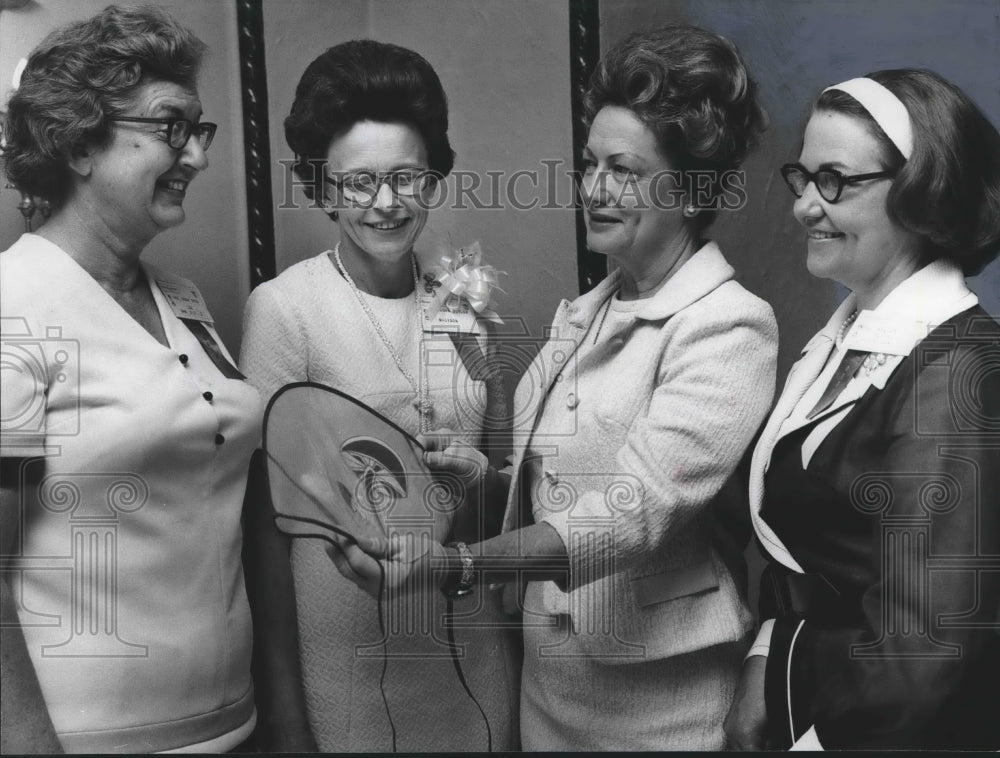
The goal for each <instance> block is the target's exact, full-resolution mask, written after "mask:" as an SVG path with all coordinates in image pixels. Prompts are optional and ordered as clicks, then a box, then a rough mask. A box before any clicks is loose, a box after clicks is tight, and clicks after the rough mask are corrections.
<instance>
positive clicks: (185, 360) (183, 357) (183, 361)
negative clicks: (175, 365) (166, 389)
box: [177, 353, 188, 366]
mask: <svg viewBox="0 0 1000 758" xmlns="http://www.w3.org/2000/svg"><path fill="white" fill-rule="evenodd" d="M177 360H179V361H180V362H181V365H182V366H186V365H187V363H188V357H187V355H186V354H184V353H181V354H180V355H178V356H177Z"/></svg>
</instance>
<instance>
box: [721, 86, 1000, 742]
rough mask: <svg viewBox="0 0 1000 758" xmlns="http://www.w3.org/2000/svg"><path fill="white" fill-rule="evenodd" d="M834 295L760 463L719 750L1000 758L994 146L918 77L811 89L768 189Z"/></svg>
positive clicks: (999, 386) (970, 107)
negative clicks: (974, 280) (735, 669)
mask: <svg viewBox="0 0 1000 758" xmlns="http://www.w3.org/2000/svg"><path fill="white" fill-rule="evenodd" d="M781 173H782V175H783V176H784V178H785V181H786V182H787V184H788V187H789V189H790V190H791V191H792V193H793V194H794V195H795V198H796V200H795V204H794V205H793V207H792V213H793V214H794V216H795V219H796V220H797V221H798V222H799V223H800V224H801V225H802V226H803V227H804V229H805V238H806V239H805V241H806V257H805V262H806V266H807V267H808V269H809V271H810V273H812V274H813V275H814V276H819V277H823V278H826V279H832V280H834V281H836V282H839V283H840V284H842V285H843V286H845V287H847V288H848V289H849V290H850V294H849V295H848V296H847V298H846V299H845V300H844V302H843V303H842V304H841V306H840V307H839V308H837V310H836V311H835V312H834V314H833V315H832V316H831V317H830V320H829V321H828V322H827V324H826V326H824V327H823V329H822V330H820V332H819V333H818V334H817V335H816V336H814V337H813V338H812V339H811V340H810V341H809V342H808V343H807V344H806V346H805V348H804V349H803V354H802V358H801V359H800V360H799V362H798V363H796V364H795V366H793V368H792V371H791V373H790V374H789V376H788V380H787V383H786V385H785V389H784V391H783V393H782V395H781V398H780V399H779V400H778V403H777V405H776V406H775V409H774V411H773V412H772V414H771V418H770V419H769V421H768V422H767V425H766V426H765V428H764V431H763V433H762V435H761V438H760V441H759V442H758V444H757V447H756V449H755V451H754V455H753V462H752V467H751V480H750V501H751V503H750V504H751V509H752V516H753V520H754V526H755V528H756V531H757V536H758V538H759V543H760V545H761V546H762V547H763V548H764V550H765V557H766V558H767V560H768V567H767V569H766V570H765V574H764V578H763V582H762V586H761V611H762V613H761V615H762V617H763V619H764V621H763V623H762V625H761V631H760V634H759V635H758V639H757V642H756V644H755V645H754V647H753V649H752V650H751V655H750V656H749V657H748V659H747V662H746V665H745V668H744V673H743V678H742V681H741V685H740V689H739V694H738V695H737V697H736V701H735V704H734V706H733V709H732V711H731V712H730V714H729V716H728V718H727V720H726V732H727V734H728V736H729V741H730V744H731V746H732V747H736V748H745V749H751V750H753V749H760V748H762V747H765V746H769V747H772V748H787V747H789V746H792V745H794V746H795V747H796V748H800V749H813V750H817V749H822V748H827V749H867V750H887V749H889V750H891V749H910V750H912V749H937V750H941V749H947V750H955V749H959V750H985V749H991V750H996V749H997V748H1000V719H998V718H997V714H1000V688H998V687H997V672H1000V633H998V627H997V621H998V619H1000V573H998V572H997V570H996V558H997V556H998V555H1000V509H998V507H997V506H998V504H1000V465H998V464H1000V447H998V431H1000V348H998V345H1000V325H998V324H997V322H996V321H995V320H994V319H993V318H992V317H991V316H990V315H989V314H987V313H986V311H984V310H983V308H982V307H981V306H980V305H979V304H978V298H977V297H976V295H975V294H974V293H972V292H971V291H970V290H969V288H968V287H967V286H966V283H965V277H966V276H969V275H972V274H976V273H978V272H979V271H981V270H982V268H983V267H984V266H985V265H986V264H987V263H989V262H990V261H992V260H995V259H996V256H997V253H998V251H1000V134H998V133H997V130H996V128H995V127H994V126H993V125H992V124H990V122H989V121H988V120H987V119H986V118H985V117H984V116H983V114H982V113H981V112H980V111H979V109H978V108H977V107H976V106H975V104H973V103H972V102H971V101H970V100H969V98H968V97H966V96H965V94H963V93H962V91H961V90H959V89H958V87H956V86H954V85H953V84H951V83H949V82H947V81H945V80H944V79H943V78H941V77H940V76H938V75H937V74H934V73H932V72H930V71H922V70H915V69H895V70H887V71H876V72H874V73H872V74H868V75H867V76H864V77H860V78H857V79H851V80H849V81H846V82H843V83H841V84H837V85H834V86H832V87H828V88H827V89H825V90H824V91H823V92H822V94H821V95H820V96H819V98H818V99H817V101H816V103H815V105H814V106H813V109H812V115H811V116H810V118H809V121H808V123H807V124H806V128H805V135H804V137H803V141H802V148H801V152H800V154H799V157H798V161H797V162H795V163H789V164H787V165H785V166H784V167H783V168H782V169H781Z"/></svg>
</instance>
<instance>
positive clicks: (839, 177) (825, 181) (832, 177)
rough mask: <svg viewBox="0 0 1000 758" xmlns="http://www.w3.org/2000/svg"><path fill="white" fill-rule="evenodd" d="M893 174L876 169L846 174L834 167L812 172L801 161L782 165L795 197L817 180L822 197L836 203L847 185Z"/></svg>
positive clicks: (782, 174)
mask: <svg viewBox="0 0 1000 758" xmlns="http://www.w3.org/2000/svg"><path fill="white" fill-rule="evenodd" d="M892 174H893V172H892V171H875V172H874V173H871V174H854V175H853V176H846V175H845V174H842V173H840V172H839V171H837V170H836V169H832V168H821V169H819V170H818V171H816V172H815V173H812V172H810V171H806V169H805V168H803V166H802V164H800V163H786V164H785V165H784V166H782V167H781V176H782V177H784V179H785V183H786V184H787V185H788V189H790V190H791V191H792V194H793V195H795V197H802V194H803V193H804V192H805V191H806V187H807V186H809V182H816V189H817V190H819V195H820V197H822V198H823V199H824V200H826V201H827V202H828V203H835V202H837V201H838V200H839V199H840V193H842V192H843V191H844V187H845V185H848V184H857V183H858V182H864V181H867V180H868V179H882V178H883V177H887V176H892Z"/></svg>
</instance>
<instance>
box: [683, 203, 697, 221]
mask: <svg viewBox="0 0 1000 758" xmlns="http://www.w3.org/2000/svg"><path fill="white" fill-rule="evenodd" d="M681 213H683V214H684V218H694V217H695V216H697V215H698V208H697V207H695V205H694V204H693V203H688V204H687V205H685V206H684V210H683V211H681Z"/></svg>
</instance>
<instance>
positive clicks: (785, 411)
mask: <svg viewBox="0 0 1000 758" xmlns="http://www.w3.org/2000/svg"><path fill="white" fill-rule="evenodd" d="M853 310H854V295H853V294H852V295H850V296H848V298H847V299H846V300H845V301H844V302H843V303H842V304H841V306H840V307H839V308H838V309H837V310H836V311H835V312H834V314H833V316H832V317H831V318H830V320H829V321H828V322H827V324H826V326H825V327H823V329H822V330H820V332H819V333H818V334H817V335H816V336H815V337H813V338H812V339H811V340H809V342H808V343H807V344H806V346H805V349H804V350H803V356H802V358H800V359H799V361H798V362H797V363H796V364H795V365H794V366H792V370H791V371H790V372H789V373H788V379H787V380H786V381H785V388H784V390H782V392H781V397H779V398H778V402H777V404H776V405H775V407H774V410H773V411H771V415H770V417H769V418H768V420H767V424H765V426H764V431H763V432H761V435H760V439H759V440H758V442H757V447H756V448H754V451H753V458H752V459H751V462H750V516H751V519H752V521H753V526H754V531H755V532H756V534H757V537H758V539H759V540H760V542H761V544H762V545H763V546H764V547H765V548H766V549H767V551H768V552H769V553H770V554H771V555H772V556H773V557H774V559H775V560H777V561H778V562H779V563H781V564H783V565H784V566H785V567H787V568H789V569H791V570H792V571H797V572H799V573H803V569H802V567H801V566H800V565H799V564H798V562H797V561H796V560H795V559H794V558H793V557H792V554H791V552H789V550H788V548H787V547H785V545H784V543H782V541H781V540H780V539H779V538H778V536H777V535H776V534H775V533H774V530H773V529H771V527H770V526H769V525H768V524H767V522H765V521H764V520H763V519H762V518H761V515H760V510H761V507H762V506H763V503H764V475H765V474H766V473H767V469H768V467H769V466H770V463H771V453H772V452H773V451H774V446H775V445H776V444H777V442H778V440H779V439H780V438H781V437H782V436H784V434H788V433H789V432H791V431H792V429H790V428H789V429H786V430H785V431H784V434H782V429H781V425H782V423H783V422H784V420H785V419H786V418H788V417H789V416H790V415H791V413H792V411H793V410H794V408H795V406H796V405H797V404H798V402H799V400H801V399H802V396H803V395H804V394H805V392H806V390H808V389H809V388H810V387H811V386H812V385H813V383H814V382H815V381H816V378H817V377H818V376H819V374H820V372H821V371H822V370H823V366H824V365H826V361H827V359H828V358H829V357H830V353H831V352H832V351H833V346H834V340H835V339H836V336H837V330H838V329H839V328H840V325H841V324H842V323H843V322H844V318H846V315H847V314H849V313H851V312H852V311H853ZM836 405H837V406H838V407H840V406H841V405H842V404H841V403H838V404H836ZM826 415H827V414H825V413H824V414H823V416H820V417H817V418H815V419H812V420H811V421H808V422H807V423H814V422H815V421H817V420H819V419H820V418H823V417H825V416H826Z"/></svg>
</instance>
